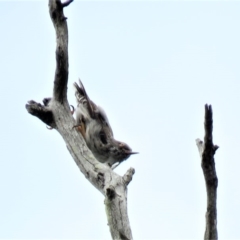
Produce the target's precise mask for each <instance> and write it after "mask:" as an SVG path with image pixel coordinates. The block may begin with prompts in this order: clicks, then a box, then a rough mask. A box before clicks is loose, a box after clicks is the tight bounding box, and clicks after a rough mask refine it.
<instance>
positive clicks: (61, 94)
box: [26, 0, 135, 239]
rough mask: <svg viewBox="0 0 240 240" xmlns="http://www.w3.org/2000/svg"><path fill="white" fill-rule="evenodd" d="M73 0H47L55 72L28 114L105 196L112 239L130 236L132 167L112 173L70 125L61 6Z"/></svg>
mask: <svg viewBox="0 0 240 240" xmlns="http://www.w3.org/2000/svg"><path fill="white" fill-rule="evenodd" d="M72 1H73V0H68V1H66V2H64V3H61V1H60V0H49V14H50V17H51V19H52V22H53V25H54V28H55V32H56V43H57V46H56V71H55V76H54V84H53V96H52V98H45V99H44V100H43V104H40V103H36V102H35V101H33V100H31V101H29V102H28V103H27V104H26V109H27V111H28V113H30V114H31V115H33V116H35V117H37V118H39V119H40V120H41V121H43V122H44V123H45V124H47V125H48V126H50V127H52V128H54V129H56V130H57V131H58V132H59V133H60V135H61V136H62V138H63V140H64V141H65V143H66V146H67V149H68V150H69V152H70V154H71V156H72V158H73V159H74V161H75V162H76V164H77V166H78V167H79V169H80V171H81V172H82V173H83V174H84V176H85V177H86V178H87V179H88V180H89V181H90V182H91V183H92V185H93V186H95V187H96V188H97V189H98V190H99V191H100V192H101V193H102V194H103V195H104V196H105V201H104V203H105V209H106V214H107V219H108V225H109V228H110V232H111V236H112V238H113V239H132V233H131V228H130V223H129V219H128V214H127V185H128V184H129V183H130V181H131V180H132V176H133V174H134V172H135V171H134V169H132V168H130V169H129V170H128V171H127V172H126V174H125V175H124V176H119V175H118V174H116V173H115V172H114V171H113V170H112V169H111V168H110V167H109V166H107V165H104V164H102V163H100V162H98V161H97V160H96V159H95V158H94V156H93V154H92V153H91V151H90V150H89V149H88V147H87V146H86V144H85V141H84V139H83V137H82V135H81V134H80V133H79V132H78V131H77V130H76V128H73V126H75V124H76V123H75V120H74V118H73V116H72V114H71V111H70V107H69V103H68V100H67V84H68V28H67V22H66V19H67V18H66V17H65V16H64V13H63V9H64V7H67V6H68V5H69V4H70V3H71V2H72Z"/></svg>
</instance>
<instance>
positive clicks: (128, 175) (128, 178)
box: [123, 168, 135, 186]
mask: <svg viewBox="0 0 240 240" xmlns="http://www.w3.org/2000/svg"><path fill="white" fill-rule="evenodd" d="M134 173H135V169H134V168H129V169H128V170H127V172H126V173H125V174H124V176H123V180H124V182H125V184H126V186H127V185H128V184H129V183H130V182H131V181H132V178H133V174H134Z"/></svg>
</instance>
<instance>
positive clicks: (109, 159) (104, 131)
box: [74, 80, 137, 168]
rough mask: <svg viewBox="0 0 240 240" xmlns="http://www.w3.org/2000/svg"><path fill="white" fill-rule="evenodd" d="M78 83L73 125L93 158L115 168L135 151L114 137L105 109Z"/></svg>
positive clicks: (75, 86)
mask: <svg viewBox="0 0 240 240" xmlns="http://www.w3.org/2000/svg"><path fill="white" fill-rule="evenodd" d="M79 83H80V84H79V85H78V84H77V83H74V88H75V96H76V100H77V108H76V122H77V125H76V126H75V127H76V128H77V130H79V131H80V132H81V134H82V136H83V138H84V139H85V141H86V144H87V146H88V148H89V149H90V150H91V151H92V153H93V155H94V156H95V158H96V159H97V160H98V161H99V162H101V163H107V164H108V165H110V166H111V167H112V168H115V167H117V166H118V165H119V164H120V163H121V162H123V161H124V160H126V159H127V158H129V157H130V155H132V154H136V153H137V152H132V149H131V148H130V147H129V146H128V145H127V144H126V143H124V142H120V141H117V140H115V139H114V137H113V131H112V128H111V126H110V123H109V121H108V118H107V115H106V113H105V111H104V110H103V109H102V108H101V107H99V106H97V105H96V104H95V103H94V102H93V101H91V100H90V98H89V97H88V95H87V92H86V91H85V88H84V86H83V84H82V82H81V80H79ZM113 165H114V166H113Z"/></svg>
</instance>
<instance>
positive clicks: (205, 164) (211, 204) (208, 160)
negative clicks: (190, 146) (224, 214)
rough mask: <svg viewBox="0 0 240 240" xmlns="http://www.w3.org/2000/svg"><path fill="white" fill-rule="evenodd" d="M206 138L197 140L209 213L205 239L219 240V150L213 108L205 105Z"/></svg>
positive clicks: (207, 213) (207, 214)
mask: <svg viewBox="0 0 240 240" xmlns="http://www.w3.org/2000/svg"><path fill="white" fill-rule="evenodd" d="M204 127H205V136H204V142H202V141H201V140H200V139H197V140H196V143H197V146H198V150H199V154H200V157H201V159H202V170H203V174H204V178H205V183H206V190H207V212H206V230H205V235H204V239H205V240H207V239H209V240H210V239H211V240H212V239H218V233H217V186H218V178H217V174H216V169H215V161H214V154H215V152H216V150H217V149H218V146H217V145H214V144H213V137H212V131H213V120H212V107H211V105H209V106H208V105H207V104H206V105H205V122H204Z"/></svg>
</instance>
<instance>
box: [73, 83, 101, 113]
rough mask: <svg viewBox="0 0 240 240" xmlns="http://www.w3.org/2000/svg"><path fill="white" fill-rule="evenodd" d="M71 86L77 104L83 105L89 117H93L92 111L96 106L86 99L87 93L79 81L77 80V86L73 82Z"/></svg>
mask: <svg viewBox="0 0 240 240" xmlns="http://www.w3.org/2000/svg"><path fill="white" fill-rule="evenodd" d="M73 86H74V88H75V97H76V100H77V103H78V104H83V105H85V106H86V108H87V109H88V112H89V114H90V116H91V117H94V109H95V108H96V106H95V104H94V103H93V102H92V101H91V100H90V98H89V97H88V95H87V92H86V90H85V88H84V86H83V84H82V82H81V80H80V79H79V85H78V84H77V83H76V82H75V83H74V84H73Z"/></svg>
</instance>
